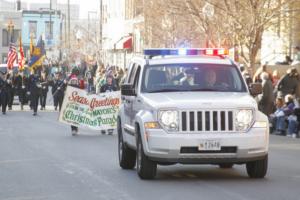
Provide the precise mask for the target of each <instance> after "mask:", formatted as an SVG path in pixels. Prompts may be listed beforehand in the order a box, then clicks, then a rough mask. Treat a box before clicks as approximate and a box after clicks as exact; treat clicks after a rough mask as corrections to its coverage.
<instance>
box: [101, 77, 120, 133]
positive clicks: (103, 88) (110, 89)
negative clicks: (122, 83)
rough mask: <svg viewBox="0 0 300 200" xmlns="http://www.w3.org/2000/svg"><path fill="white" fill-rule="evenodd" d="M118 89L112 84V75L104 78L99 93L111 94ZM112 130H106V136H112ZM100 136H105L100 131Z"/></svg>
mask: <svg viewBox="0 0 300 200" xmlns="http://www.w3.org/2000/svg"><path fill="white" fill-rule="evenodd" d="M117 90H118V88H117V86H116V85H115V84H114V78H113V76H112V75H108V76H107V77H106V83H105V84H104V85H103V86H101V89H100V93H106V92H113V91H117ZM113 131H114V129H108V130H107V132H108V135H112V134H113ZM101 133H102V134H105V131H104V130H103V131H101Z"/></svg>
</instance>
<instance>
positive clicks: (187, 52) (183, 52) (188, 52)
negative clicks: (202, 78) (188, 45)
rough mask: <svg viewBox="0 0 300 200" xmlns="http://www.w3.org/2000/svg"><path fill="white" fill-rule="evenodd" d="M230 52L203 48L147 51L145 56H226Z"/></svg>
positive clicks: (221, 49)
mask: <svg viewBox="0 0 300 200" xmlns="http://www.w3.org/2000/svg"><path fill="white" fill-rule="evenodd" d="M228 54H229V51H228V50H227V49H223V48H201V49H145V50H144V55H145V56H150V57H151V56H197V55H208V56H225V55H228Z"/></svg>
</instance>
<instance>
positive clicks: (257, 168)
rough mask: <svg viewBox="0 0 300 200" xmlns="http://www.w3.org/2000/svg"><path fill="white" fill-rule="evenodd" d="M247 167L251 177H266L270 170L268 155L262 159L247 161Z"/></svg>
mask: <svg viewBox="0 0 300 200" xmlns="http://www.w3.org/2000/svg"><path fill="white" fill-rule="evenodd" d="M246 168H247V173H248V176H249V177H250V178H264V177H265V176H266V174H267V170H268V155H267V156H266V157H265V158H264V159H262V160H257V161H252V162H248V163H246Z"/></svg>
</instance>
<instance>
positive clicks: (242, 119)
mask: <svg viewBox="0 0 300 200" xmlns="http://www.w3.org/2000/svg"><path fill="white" fill-rule="evenodd" d="M252 122H253V111H252V110H239V111H238V112H237V114H236V118H235V126H236V129H237V131H246V130H247V129H248V128H249V127H250V125H251V123H252Z"/></svg>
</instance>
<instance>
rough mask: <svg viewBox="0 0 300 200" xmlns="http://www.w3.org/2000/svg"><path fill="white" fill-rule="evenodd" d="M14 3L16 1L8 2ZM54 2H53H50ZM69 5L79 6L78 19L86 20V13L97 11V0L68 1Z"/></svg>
mask: <svg viewBox="0 0 300 200" xmlns="http://www.w3.org/2000/svg"><path fill="white" fill-rule="evenodd" d="M9 1H12V2H16V0H9ZM52 1H55V0H52ZM57 1H58V3H65V4H67V3H68V0H57ZM21 2H28V3H49V2H50V0H21ZM70 3H71V4H79V5H80V18H87V16H88V11H97V9H99V0H70Z"/></svg>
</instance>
